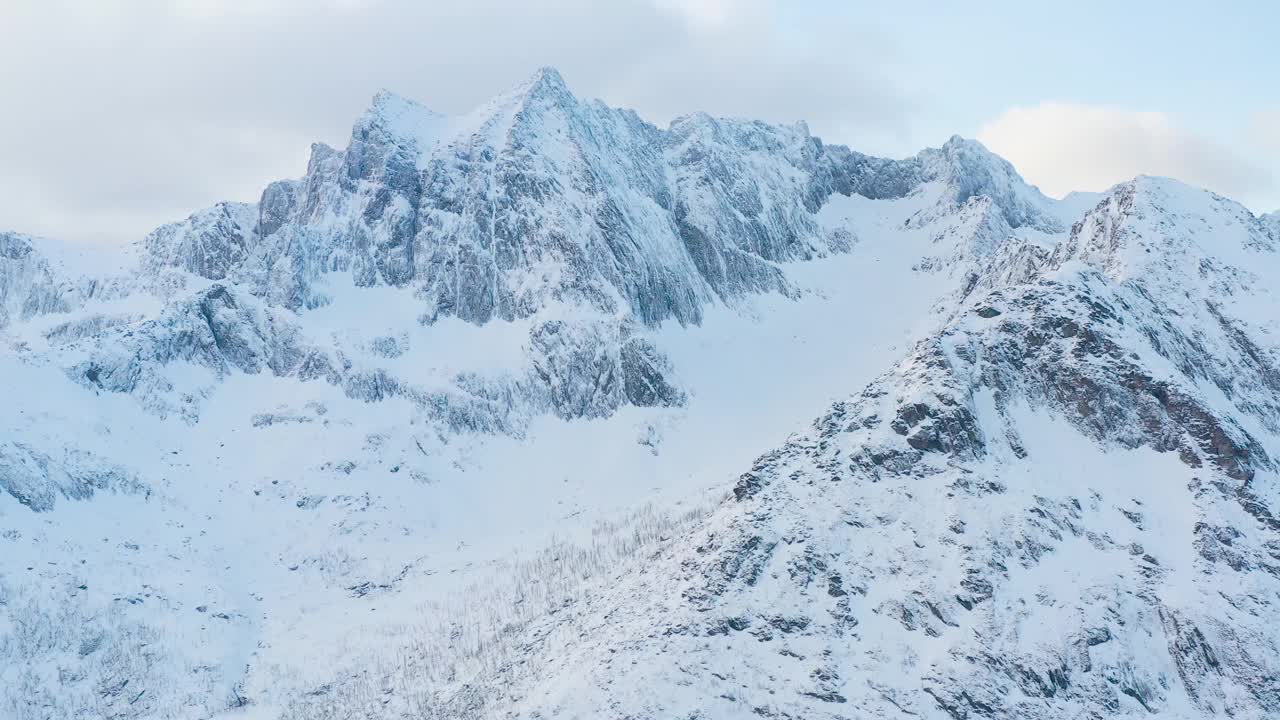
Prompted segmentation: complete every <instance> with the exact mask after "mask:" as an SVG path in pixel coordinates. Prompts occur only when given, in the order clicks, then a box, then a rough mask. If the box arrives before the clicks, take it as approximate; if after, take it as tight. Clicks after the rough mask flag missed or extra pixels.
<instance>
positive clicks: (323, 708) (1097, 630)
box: [296, 178, 1280, 718]
mask: <svg viewBox="0 0 1280 720" xmlns="http://www.w3.org/2000/svg"><path fill="white" fill-rule="evenodd" d="M1012 242H1015V243H1016V242H1018V241H1016V240H1015V241H1012ZM1012 254H1013V255H1016V254H1017V253H1012ZM1041 257H1044V256H1043V255H1042V256H1041ZM993 271H994V272H996V274H997V275H1004V274H1005V269H1004V268H1003V267H1002V266H1001V264H1000V263H995V264H993V265H991V266H989V267H988V269H987V272H993ZM1179 280H1181V283H1178V282H1177V281H1179ZM1278 280H1280V253H1277V247H1276V243H1275V239H1274V238H1273V237H1271V236H1270V234H1269V231H1268V230H1267V229H1266V228H1265V227H1264V226H1263V224H1262V223H1261V222H1259V221H1258V220H1257V219H1256V218H1253V217H1252V216H1251V215H1249V213H1248V212H1247V211H1245V210H1244V209H1243V208H1241V207H1240V206H1238V205H1236V204H1234V203H1231V202H1229V201H1225V200H1223V199H1221V198H1218V197H1216V196H1213V195H1211V194H1209V193H1206V192H1203V191H1199V190H1193V189H1191V188H1187V187H1185V186H1182V185H1180V184H1177V183H1174V182H1172V181H1166V180H1155V179H1149V178H1140V179H1138V180H1137V181H1135V182H1133V183H1128V184H1125V185H1122V186H1120V187H1118V188H1116V189H1115V190H1114V191H1113V192H1112V193H1110V194H1109V195H1108V196H1107V197H1106V198H1105V199H1104V200H1103V201H1102V202H1101V203H1100V204H1099V205H1098V207H1097V208H1095V209H1093V210H1092V211H1090V212H1089V213H1088V214H1087V215H1086V216H1085V217H1084V218H1083V219H1082V220H1081V221H1080V222H1078V223H1076V224H1075V226H1074V228H1073V230H1072V232H1071V235H1070V237H1069V238H1068V239H1066V240H1065V241H1064V242H1063V243H1062V244H1061V245H1060V246H1059V248H1058V250H1057V251H1055V252H1054V253H1052V255H1051V256H1049V257H1048V258H1047V259H1046V260H1045V261H1044V262H1043V264H1041V265H1040V266H1039V267H1036V268H1035V269H1034V271H1033V273H1031V275H1030V276H1029V277H1027V278H1025V279H1022V280H1019V281H1016V282H995V283H992V284H990V286H989V289H987V290H985V291H983V292H980V293H978V292H975V293H971V294H970V295H969V297H968V299H967V300H966V301H965V302H963V303H961V304H960V305H959V306H958V307H957V308H956V309H955V312H954V313H953V315H952V317H951V318H950V320H948V322H947V323H946V324H945V326H944V327H942V328H941V329H940V330H939V331H938V332H937V333H935V334H933V335H931V336H930V337H928V338H926V339H924V340H923V341H921V342H920V343H919V344H917V345H916V346H915V347H914V348H913V349H912V350H911V352H910V353H909V354H908V355H907V356H906V357H905V358H904V359H903V360H901V361H900V362H898V363H897V364H896V365H895V366H894V368H893V369H892V370H891V371H890V372H888V373H886V374H885V375H883V376H881V377H880V378H878V379H877V380H876V381H875V382H873V383H871V384H870V385H868V386H867V387H866V389H864V390H863V391H862V392H861V393H859V394H857V395H855V396H853V397H852V398H850V399H849V400H846V401H841V402H838V403H836V404H835V405H834V406H833V407H832V409H831V410H830V411H829V412H828V413H827V414H826V415H824V416H823V417H821V418H820V419H819V420H818V421H816V422H815V423H814V424H813V426H812V428H811V429H810V430H809V431H807V432H805V433H801V434H798V435H796V436H795V437H793V438H791V439H790V440H789V441H788V442H787V443H785V444H784V445H782V446H781V447H780V448H778V449H777V450H775V451H772V452H769V453H766V454H764V455H762V456H761V457H760V458H759V459H758V460H757V461H756V462H755V464H754V465H753V466H752V468H751V469H750V471H748V472H746V473H745V474H743V475H742V476H741V477H740V478H739V480H738V482H737V484H736V486H735V487H734V488H733V498H732V499H731V500H729V501H727V502H726V504H725V505H724V506H723V507H721V508H719V509H718V510H715V511H714V512H713V513H711V514H710V515H709V516H707V517H705V518H702V519H699V520H698V521H697V522H696V524H695V527H694V528H693V529H691V530H689V531H687V532H686V533H684V534H677V535H676V536H674V537H673V538H671V539H670V540H667V541H656V542H654V543H652V545H651V546H650V549H649V550H648V551H647V552H648V553H650V555H649V556H648V557H645V559H644V560H643V561H637V562H634V563H631V564H630V565H627V566H626V567H624V568H623V569H622V570H619V571H616V572H613V573H601V574H600V575H602V576H603V577H602V578H601V579H599V580H589V581H587V582H584V583H583V585H584V587H583V588H581V589H580V590H579V591H578V593H577V594H575V595H573V596H572V598H571V599H570V600H569V601H568V602H566V603H564V604H563V605H551V606H549V607H547V608H545V609H544V610H542V612H541V613H539V614H538V615H537V616H536V617H534V618H523V619H522V622H521V624H519V625H503V624H501V623H498V624H495V625H492V626H491V628H490V633H491V635H490V636H489V637H488V638H487V639H488V642H489V647H490V650H489V652H490V653H492V654H493V655H494V658H492V659H491V660H490V662H488V663H478V662H473V663H472V664H470V665H466V664H465V663H463V662H462V661H461V660H459V661H457V662H458V663H459V665H460V666H462V667H467V668H468V669H469V670H470V671H471V673H472V674H471V675H469V676H468V677H462V678H458V677H454V676H451V675H448V674H443V673H439V672H436V671H435V670H434V666H422V665H416V664H406V665H405V666H403V667H401V668H394V669H386V670H384V671H383V672H385V673H387V674H386V676H385V677H382V678H375V679H366V678H353V679H352V681H351V682H352V683H353V684H355V685H359V683H360V682H364V683H369V684H375V686H377V685H376V684H377V683H381V684H382V685H385V686H387V687H409V688H417V692H418V695H416V696H414V695H410V698H409V700H407V701H406V700H405V698H399V699H398V700H399V701H401V702H406V703H407V704H406V705H398V706H394V707H406V708H407V709H408V710H409V711H410V712H419V713H422V712H424V711H423V710H422V709H423V708H430V709H431V710H430V711H429V712H425V715H426V716H428V717H437V716H438V717H500V716H517V717H601V716H610V717H637V718H639V717H707V718H713V717H725V718H729V717H744V716H751V715H755V716H762V717H805V718H811V717H833V718H834V717H864V716H865V717H909V716H910V717H927V718H977V717H999V718H1014V717H1017V718H1041V717H1043V718H1061V717H1146V716H1149V715H1151V714H1156V715H1158V716H1164V717H1176V718H1200V717H1208V716H1231V717H1247V718H1268V717H1273V716H1275V715H1276V713H1278V712H1280V681H1277V678H1278V677H1280V637H1278V636H1277V635H1276V634H1275V632H1274V628H1275V627H1276V626H1277V624H1278V623H1280V518H1277V516H1276V514H1275V513H1274V511H1273V510H1272V509H1271V508H1274V507H1276V505H1277V503H1280V482H1277V480H1278V479H1280V475H1278V470H1280V467H1278V466H1277V462H1276V460H1275V458H1276V457H1277V453H1278V452H1280V413H1277V410H1278V409H1280V371H1278V370H1277V357H1276V352H1277V349H1278V348H1277V343H1276V342H1275V339H1274V334H1273V333H1271V332H1269V331H1268V330H1266V329H1264V328H1261V327H1259V326H1257V325H1254V324H1253V323H1252V320H1251V318H1252V319H1257V318H1258V317H1260V314H1259V313H1258V308H1262V309H1263V312H1262V313H1261V315H1265V314H1267V312H1266V311H1267V310H1268V309H1270V311H1271V314H1272V315H1274V308H1275V307H1276V304H1275V302H1276V298H1275V294H1274V292H1273V290H1272V288H1274V287H1276V286H1277V281H1278ZM982 285H985V283H982ZM1174 319H1176V321H1177V322H1174ZM425 688H430V689H431V690H430V691H428V690H425ZM353 697H359V696H358V695H348V696H345V697H344V698H343V699H342V700H341V701H338V702H334V701H333V699H332V698H328V697H324V698H316V697H313V698H303V699H302V700H300V701H298V707H297V708H296V712H297V713H298V714H297V715H296V716H299V717H330V716H332V717H341V716H343V714H344V713H347V712H355V711H357V710H358V709H367V708H369V707H370V706H369V705H363V704H361V703H360V702H359V701H358V700H355V701H353V700H352V699H351V698H353ZM379 702H387V703H390V702H391V698H389V697H382V698H381V700H380V701H379ZM433 713H434V714H433Z"/></svg>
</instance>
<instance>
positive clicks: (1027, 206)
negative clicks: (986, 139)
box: [916, 135, 1063, 232]
mask: <svg viewBox="0 0 1280 720" xmlns="http://www.w3.org/2000/svg"><path fill="white" fill-rule="evenodd" d="M916 157H917V159H918V160H919V162H920V163H921V166H922V172H923V175H924V178H925V179H926V180H937V181H941V182H943V183H945V184H946V185H948V186H949V187H950V188H952V190H953V191H954V199H955V201H956V202H957V203H960V204H963V203H965V202H966V201H968V200H969V198H972V197H978V196H982V195H985V196H987V197H989V198H991V200H992V201H993V202H994V203H995V204H996V205H997V206H998V207H999V208H1000V210H1001V212H1002V213H1003V214H1004V217H1005V220H1006V221H1007V222H1008V223H1009V225H1010V226H1011V227H1015V228H1017V227H1022V226H1024V225H1026V226H1031V227H1035V228H1037V229H1041V230H1045V231H1049V232H1057V231H1060V230H1062V229H1063V227H1062V222H1061V220H1060V219H1058V218H1057V217H1056V213H1055V212H1054V210H1053V201H1052V200H1050V199H1049V198H1047V197H1045V196H1044V195H1043V194H1042V193H1041V192H1040V189H1039V188H1037V187H1035V186H1034V185H1031V184H1029V183H1027V182H1026V181H1025V180H1024V179H1023V178H1022V176H1021V175H1020V174H1018V171H1017V170H1016V169H1015V168H1014V167H1013V165H1012V164H1010V163H1009V161H1008V160H1005V159H1004V158H1002V157H1000V156H999V155H996V154H995V153H993V152H991V151H990V150H988V149H987V147H986V146H985V145H983V144H982V143H980V142H978V141H977V140H971V139H967V138H964V137H961V136H960V135H952V136H951V138H950V139H948V140H947V142H945V143H943V145H942V147H940V148H937V149H934V148H928V149H925V150H923V151H921V153H920V154H919V155H917V156H916Z"/></svg>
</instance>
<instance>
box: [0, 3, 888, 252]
mask: <svg viewBox="0 0 1280 720" xmlns="http://www.w3.org/2000/svg"><path fill="white" fill-rule="evenodd" d="M775 10H776V6H775V5H774V2H773V0H696V2H694V3H693V4H690V5H685V4H676V3H672V2H670V0H611V1H610V2H606V3H601V2H597V1H596V0H548V1H547V2H539V3H532V2H529V3H525V2H519V3H513V2H508V1H506V0H450V1H447V2H446V1H445V0H438V1H432V2H418V1H417V0H216V1H215V0H168V1H162V0H94V2H76V1H75V0H0V67H3V68H5V69H6V72H3V73H0V98H3V99H4V100H3V105H4V111H3V112H0V158H2V159H3V161H2V162H0V229H16V230H22V231H26V232H34V233H40V234H47V235H56V236H62V237H67V238H68V239H91V240H97V239H101V240H104V241H107V240H128V239H133V238H137V237H140V236H141V235H142V234H144V233H145V232H147V231H148V230H150V229H151V228H152V227H154V226H155V225H157V224H159V223H161V222H165V221H168V220H172V219H178V218H180V217H182V216H184V215H185V214H186V213H188V212H190V211H192V210H195V209H197V208H200V207H203V206H206V205H208V204H211V203H213V202H216V201H218V200H223V199H237V200H256V199H257V197H256V194H257V191H258V189H260V188H261V187H262V186H263V185H265V184H266V183H267V182H269V181H271V180H274V179H278V178H281V177H295V176H297V175H300V174H301V172H302V171H303V169H304V163H305V156H306V152H307V148H308V147H309V145H310V143H311V142H312V141H317V140H318V141H324V142H328V143H330V144H335V145H339V146H341V145H345V143H346V138H347V134H348V133H349V132H350V127H351V123H352V122H353V121H354V120H355V118H356V116H357V115H359V113H360V112H361V111H362V110H363V109H364V107H365V105H366V104H367V103H368V101H369V98H370V97H371V96H372V95H373V93H374V92H376V91H377V90H378V89H379V88H381V87H387V88H391V89H393V90H395V91H397V92H400V93H402V94H405V95H408V96H410V97H413V98H415V99H418V100H420V101H422V102H423V103H425V104H427V105H428V106H431V107H433V108H435V109H437V110H440V111H442V112H449V113H456V112H465V111H467V110H470V109H471V108H472V107H474V106H475V105H477V104H479V103H480V102H482V101H484V100H485V99H487V98H488V97H490V96H492V95H493V94H495V93H497V92H500V91H501V90H503V89H505V88H506V87H509V86H510V85H512V84H514V83H516V82H518V81H520V80H521V79H523V78H524V77H526V76H528V75H529V74H530V73H532V72H533V71H534V70H535V69H536V68H538V67H539V66H542V65H555V66H557V67H559V68H560V70H561V71H562V72H563V74H564V76H565V78H566V80H567V82H568V83H569V85H570V87H571V88H572V89H573V90H574V92H575V93H577V94H578V95H580V96H583V97H588V98H590V97H600V98H603V99H604V100H606V101H608V102H610V103H613V104H618V105H623V106H627V107H634V108H636V109H637V110H639V111H640V112H641V114H642V115H645V116H646V117H649V118H651V119H653V120H655V121H659V122H666V121H667V120H669V119H670V118H671V117H672V116H674V115H676V114H680V113H685V112H690V111H693V110H706V111H708V112H712V113H715V114H729V115H744V116H750V117H761V118H764V119H768V120H773V121H787V122H790V121H795V120H799V119H805V120H808V121H809V122H810V125H811V127H812V128H813V129H814V131H815V132H817V133H825V134H828V135H830V134H832V133H835V132H837V131H839V133H840V135H841V136H842V137H852V136H854V133H855V132H856V133H860V134H861V136H864V137H866V136H871V135H874V134H876V133H881V134H883V133H892V132H896V131H897V130H898V129H899V128H901V127H902V126H904V125H905V124H906V122H907V121H906V113H907V109H908V104H907V103H906V102H905V101H904V100H903V99H902V97H901V96H900V95H899V93H898V92H897V90H896V89H895V86H894V84H893V83H892V81H891V80H890V78H891V77H892V72H891V71H890V70H891V66H890V65H889V64H888V63H889V62H890V61H889V60H886V59H885V58H891V57H892V56H893V53H892V52H888V51H886V47H885V43H884V42H878V43H873V42H857V43H853V42H851V41H852V40H854V39H858V36H857V35H856V33H850V32H843V33H841V32H838V31H837V30H836V29H834V28H829V29H826V30H824V31H822V32H815V33H813V34H812V35H811V36H808V37H807V38H806V40H807V41H808V42H807V47H797V46H796V43H794V41H793V39H791V38H787V37H785V36H783V35H782V34H781V31H780V30H779V29H778V23H776V22H775V20H776V18H775ZM850 48H852V49H850ZM12 68H21V69H23V71H22V72H8V70H9V69H12Z"/></svg>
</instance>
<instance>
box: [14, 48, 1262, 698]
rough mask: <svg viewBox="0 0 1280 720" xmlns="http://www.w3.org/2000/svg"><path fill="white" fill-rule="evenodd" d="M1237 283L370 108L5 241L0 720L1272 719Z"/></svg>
mask: <svg viewBox="0 0 1280 720" xmlns="http://www.w3.org/2000/svg"><path fill="white" fill-rule="evenodd" d="M1278 285H1280V218H1277V217H1276V216H1274V215H1272V216H1262V217H1255V216H1254V215H1252V214H1251V213H1249V211H1248V210H1246V209H1245V208H1243V207H1241V206H1239V205H1238V204H1236V203H1234V202H1231V201H1229V200H1227V199H1224V198H1221V197H1219V196H1216V195H1213V194H1211V193H1208V192H1205V191H1201V190H1197V189H1193V188H1189V187H1187V186H1185V185H1182V184H1180V183H1178V182H1176V181H1172V180H1165V179H1157V178H1146V177H1142V178H1137V179H1135V180H1134V181H1132V182H1128V183H1124V184H1121V185H1119V186H1117V187H1115V188H1112V189H1111V190H1110V191H1108V192H1106V193H1102V194H1097V195H1088V194H1075V195H1073V196H1071V197H1070V198H1069V199H1068V200H1064V201H1054V200H1051V199H1049V198H1046V197H1044V196H1042V195H1041V194H1040V193H1039V192H1038V191H1037V190H1036V189H1035V188H1033V187H1030V186H1028V185H1027V184H1025V183H1024V182H1023V181H1022V179H1021V178H1020V177H1019V176H1018V175H1017V173H1016V172H1015V171H1014V169H1013V168H1012V167H1011V166H1010V165H1009V164H1008V163H1006V162H1004V161H1003V160H1001V159H1000V158H998V157H996V156H994V155H992V154H991V153H989V152H988V151H986V150H985V149H984V148H983V147H982V146H981V145H979V144H977V143H975V142H972V141H967V140H963V139H960V138H953V139H952V140H950V141H949V142H947V143H946V144H945V145H944V146H943V147H942V148H939V149H929V150H925V151H922V152H921V153H920V154H918V155H916V156H914V157H912V158H907V159H904V160H886V159H881V158H874V157H870V156H866V155H862V154H859V153H857V152H854V151H851V150H849V149H847V148H844V147H839V146H831V145H825V144H823V143H822V142H821V141H820V140H818V139H817V138H814V137H812V136H810V135H809V133H808V131H807V129H806V128H805V127H804V126H803V125H797V126H789V127H779V126H770V125H766V124H763V123H758V122H750V121H742V120H724V119H714V118H710V117H708V116H705V115H691V116H687V117H684V118H680V119H678V120H676V121H674V122H673V123H672V124H671V125H670V127H668V128H666V129H662V128H658V127H655V126H653V125H650V124H648V123H646V122H644V121H643V120H641V119H640V118H638V117H637V116H636V115H635V114H634V113H631V112H628V111H622V110H616V109H612V108H608V107H606V106H604V105H603V104H601V103H599V102H585V101H582V100H579V99H578V98H576V97H574V96H573V95H572V94H571V93H570V92H569V90H568V89H567V87H566V86H565V84H564V82H563V80H562V79H561V78H560V76H559V75H558V74H557V73H556V72H555V71H554V70H549V69H544V70H541V71H539V72H538V73H536V74H535V75H534V76H533V77H532V78H530V80H528V81H527V82H525V83H523V84H521V85H520V86H519V87H517V88H515V89H513V90H512V91H510V92H508V93H506V94H504V95H501V96H499V97H498V98H495V99H494V100H493V101H491V102H490V103H488V104H486V105H485V106H483V107H481V108H479V109H477V110H476V111H475V112H474V113H472V114H470V115H468V116H466V117H461V118H452V117H444V116H440V115H437V114H435V113H432V112H430V111H428V110H426V109H424V108H422V107H421V106H419V105H417V104H416V103H413V102H411V101H408V100H406V99H403V98H400V97H397V96H395V95H393V94H390V93H380V94H379V95H378V96H377V97H376V98H375V99H374V102H373V104H372V105H371V107H370V108H369V110H368V111H367V112H366V113H365V114H364V116H362V117H361V118H360V119H359V120H358V121H357V123H356V125H355V127H354V129H353V132H352V139H351V142H350V144H349V145H348V147H347V148H346V149H345V150H342V151H338V150H334V149H332V148H328V147H325V146H321V145H317V146H315V147H314V148H313V152H312V158H311V162H310V163H309V165H308V168H307V172H306V175H305V176H304V177H303V178H301V179H299V180H289V181H281V182H277V183H272V184H271V185H270V186H268V187H267V188H266V189H265V190H264V192H263V195H262V198H261V200H260V201H259V203H257V204H236V203H224V204H220V205H217V206H215V207H213V208H210V209H208V210H204V211H200V212H197V213H195V214H194V215H192V216H191V217H190V218H188V219H186V220H184V221H182V222H179V223H174V224H171V225H166V226H164V227H161V228H159V229H157V230H156V231H154V232H153V233H151V234H150V235H148V236H147V237H146V238H145V239H143V240H141V241H140V242H139V243H137V244H136V245H134V246H132V247H130V248H128V250H127V251H121V252H116V253H113V252H110V251H95V252H92V253H91V252H89V251H87V250H84V249H78V248H76V247H75V246H68V245H61V244H56V243H53V242H51V241H47V240H41V239H35V238H30V237H26V236H22V235H17V234H13V233H4V234H0V397H2V398H3V403H2V404H0V549H2V550H3V552H0V717H4V718H9V717H13V718H65V717H120V718H149V717H166V718H167V717H192V718H197V717H199V718H204V717H210V716H215V717H227V718H236V717H255V718H257V717H263V718H276V717H280V718H351V717H371V718H381V717H395V718H399V717H442V718H488V717H527V718H537V717H543V718H549V717H582V718H597V717H630V718H669V717H680V718H694V717H697V718H738V717H752V716H758V717H779V718H788V717H789V718H814V717H832V718H837V717H849V718H854V717H890V718H898V717H904V718H905V717H924V718H951V719H955V720H960V719H963V718H984V717H992V718H1046V719H1047V718H1064V717H1081V718H1085V717H1126V716H1133V717H1139V716H1143V717H1145V716H1147V715H1151V714H1155V715H1158V716H1164V717H1175V718H1199V717H1211V716H1231V717H1238V718H1267V717H1275V716H1277V715H1278V714H1280V633H1277V632H1276V630H1275V628H1277V627H1280V519H1277V511H1276V510H1275V509H1276V508H1277V507H1278V506H1280V482H1278V476H1277V472H1278V469H1280V465H1278V463H1280V357H1278V354H1280V341H1278V340H1277V337H1278V336H1277V332H1278V331H1280V310H1277V308H1280V305H1277V303H1276V298H1275V297H1274V292H1273V290H1272V288H1273V287H1277V286H1278ZM815 416H817V417H818V419H817V420H816V421H813V422H809V420H810V419H811V418H813V417H815Z"/></svg>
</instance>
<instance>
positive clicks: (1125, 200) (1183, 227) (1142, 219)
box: [1056, 175, 1280, 283]
mask: <svg viewBox="0 0 1280 720" xmlns="http://www.w3.org/2000/svg"><path fill="white" fill-rule="evenodd" d="M1278 247H1280V245H1278V244H1277V241H1276V239H1275V238H1274V237H1272V234H1271V233H1269V232H1268V231H1267V228H1266V225H1265V223H1264V221H1263V220H1261V219H1259V218H1257V217H1255V216H1254V215H1253V214H1252V213H1251V212H1249V210H1248V209H1247V208H1245V207H1244V206H1243V205H1241V204H1239V203H1237V202H1235V201H1233V200H1229V199H1227V198H1225V197H1222V196H1221V195H1218V194H1216V193H1213V192H1211V191H1209V190H1204V189H1202V188H1197V187H1193V186H1191V185H1188V184H1186V183H1183V182H1181V181H1178V180H1174V179H1172V178H1166V177H1156V176H1150V175H1140V176H1138V177H1136V178H1134V179H1133V180H1130V181H1128V182H1124V183H1120V184H1119V185H1116V186H1115V187H1113V188H1112V189H1111V190H1109V191H1108V192H1107V193H1106V195H1104V197H1103V198H1102V200H1101V201H1100V202H1099V203H1098V204H1097V205H1096V206H1095V207H1094V208H1093V209H1091V210H1089V211H1088V212H1087V213H1085V215H1084V217H1083V218H1081V219H1080V220H1079V221H1077V222H1076V223H1075V225H1074V226H1073V227H1072V229H1071V233H1070V236H1069V237H1068V239H1067V241H1066V242H1064V243H1063V244H1062V245H1061V246H1060V247H1059V248H1058V251H1057V253H1056V255H1057V258H1058V261H1059V262H1060V263H1061V262H1067V261H1071V260H1078V261H1080V262H1083V263H1085V264H1088V265H1093V266H1095V267H1098V268H1099V269H1101V270H1102V271H1103V272H1105V273H1106V274H1107V275H1108V276H1109V277H1111V278H1112V279H1114V280H1120V281H1123V280H1128V279H1141V278H1145V279H1147V280H1148V281H1150V280H1154V279H1158V278H1165V279H1168V280H1170V281H1171V282H1177V283H1185V282H1187V281H1188V280H1191V279H1203V278H1206V277H1208V276H1209V275H1212V274H1214V273H1220V272H1228V271H1230V272H1234V273H1249V272H1258V271H1267V270H1270V269H1271V267H1272V266H1274V265H1275V263H1276V261H1277V258H1278V257H1280V256H1278V255H1277V252H1276V250H1277V248H1278Z"/></svg>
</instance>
